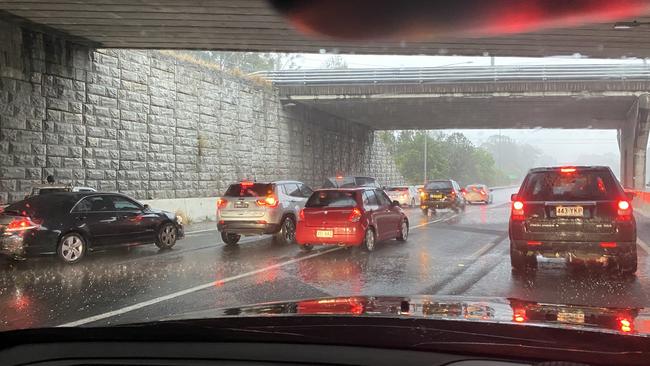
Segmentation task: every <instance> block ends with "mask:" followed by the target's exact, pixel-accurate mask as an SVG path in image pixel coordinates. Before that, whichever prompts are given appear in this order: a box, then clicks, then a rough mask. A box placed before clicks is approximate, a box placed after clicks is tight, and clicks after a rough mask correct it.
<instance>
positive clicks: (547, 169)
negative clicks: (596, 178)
mask: <svg viewBox="0 0 650 366" xmlns="http://www.w3.org/2000/svg"><path fill="white" fill-rule="evenodd" d="M562 168H576V169H577V170H611V169H610V168H609V167H608V166H605V165H576V166H573V165H571V166H567V165H563V166H547V167H538V168H532V169H531V170H530V172H531V173H536V172H550V171H556V170H559V169H562Z"/></svg>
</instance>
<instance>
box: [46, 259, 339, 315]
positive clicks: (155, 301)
mask: <svg viewBox="0 0 650 366" xmlns="http://www.w3.org/2000/svg"><path fill="white" fill-rule="evenodd" d="M341 249H343V247H334V248H330V249H326V250H323V251H322V252H318V253H314V254H310V255H307V256H304V257H300V258H296V259H291V260H288V261H286V262H282V263H278V264H274V265H271V266H268V267H264V268H260V269H256V270H254V271H250V272H246V273H242V274H238V275H236V276H232V277H226V278H223V279H220V280H216V281H211V282H208V283H204V284H202V285H198V286H194V287H190V288H188V289H185V290H182V291H177V292H173V293H171V294H168V295H165V296H160V297H156V298H153V299H151V300H147V301H143V302H139V303H137V304H133V305H129V306H126V307H123V308H121V309H117V310H112V311H109V312H106V313H102V314H98V315H94V316H90V317H87V318H83V319H79V320H76V321H73V322H69V323H64V324H61V325H58V326H57V327H78V326H80V325H84V324H88V323H92V322H96V321H99V320H102V319H106V318H111V317H114V316H118V315H122V314H125V313H128V312H131V311H134V310H138V309H142V308H145V307H147V306H151V305H155V304H158V303H161V302H163V301H167V300H171V299H174V298H177V297H180V296H184V295H188V294H191V293H193V292H197V291H201V290H205V289H208V288H211V287H214V286H221V285H223V284H225V283H227V282H232V281H235V280H238V279H241V278H244V277H249V276H252V275H256V274H258V273H262V272H266V271H268V270H271V269H276V268H280V267H284V266H287V265H289V264H293V263H298V262H301V261H304V260H307V259H311V258H315V257H318V256H321V255H325V254H329V253H332V252H335V251H337V250H341Z"/></svg>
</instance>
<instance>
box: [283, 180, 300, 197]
mask: <svg viewBox="0 0 650 366" xmlns="http://www.w3.org/2000/svg"><path fill="white" fill-rule="evenodd" d="M283 186H284V191H285V193H286V194H288V195H289V196H291V197H301V198H302V193H301V192H300V187H298V185H297V184H296V183H286V184H283Z"/></svg>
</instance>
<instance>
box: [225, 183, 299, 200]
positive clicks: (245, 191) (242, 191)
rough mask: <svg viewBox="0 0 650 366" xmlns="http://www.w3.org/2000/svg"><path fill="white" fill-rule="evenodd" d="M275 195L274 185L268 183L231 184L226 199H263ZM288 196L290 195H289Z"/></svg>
mask: <svg viewBox="0 0 650 366" xmlns="http://www.w3.org/2000/svg"><path fill="white" fill-rule="evenodd" d="M269 193H273V185H272V184H268V183H252V182H249V183H237V184H231V185H230V186H229V187H228V189H227V190H226V193H224V197H263V196H266V195H268V194H269ZM287 194H288V193H287Z"/></svg>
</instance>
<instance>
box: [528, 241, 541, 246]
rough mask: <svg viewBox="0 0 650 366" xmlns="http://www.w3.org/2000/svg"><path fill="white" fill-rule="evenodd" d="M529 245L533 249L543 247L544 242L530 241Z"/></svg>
mask: <svg viewBox="0 0 650 366" xmlns="http://www.w3.org/2000/svg"><path fill="white" fill-rule="evenodd" d="M527 244H528V245H529V246H531V247H537V246H540V245H542V242H541V241H529V242H528V243H527Z"/></svg>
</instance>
